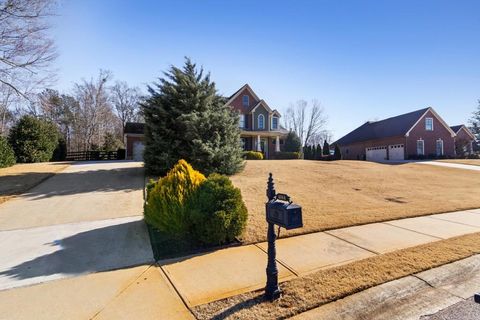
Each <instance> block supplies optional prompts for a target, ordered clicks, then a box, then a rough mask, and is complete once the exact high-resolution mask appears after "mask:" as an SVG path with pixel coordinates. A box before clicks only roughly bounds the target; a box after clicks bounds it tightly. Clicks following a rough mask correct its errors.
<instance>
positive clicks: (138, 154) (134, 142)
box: [123, 122, 145, 161]
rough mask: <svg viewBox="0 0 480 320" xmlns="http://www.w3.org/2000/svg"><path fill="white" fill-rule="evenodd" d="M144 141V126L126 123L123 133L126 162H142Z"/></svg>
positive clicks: (136, 123) (137, 123)
mask: <svg viewBox="0 0 480 320" xmlns="http://www.w3.org/2000/svg"><path fill="white" fill-rule="evenodd" d="M144 139H145V124H144V123H140V122H127V123H126V124H125V130H124V131H123V143H124V145H125V158H126V159H127V160H137V161H143V149H144V148H145V145H144Z"/></svg>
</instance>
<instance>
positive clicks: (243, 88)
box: [225, 83, 260, 105]
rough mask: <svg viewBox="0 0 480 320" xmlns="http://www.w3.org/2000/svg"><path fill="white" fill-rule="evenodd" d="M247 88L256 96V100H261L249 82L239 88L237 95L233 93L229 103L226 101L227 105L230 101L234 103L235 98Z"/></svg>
mask: <svg viewBox="0 0 480 320" xmlns="http://www.w3.org/2000/svg"><path fill="white" fill-rule="evenodd" d="M245 89H247V90H248V91H250V94H251V95H252V96H253V97H254V98H255V100H260V98H259V97H258V96H257V95H256V94H255V92H254V91H253V90H252V88H250V86H249V85H248V83H246V84H244V85H243V87H241V88H240V89H238V91H237V93H235V95H233V96H232V97H231V98H230V99H228V101H227V103H225V104H226V105H229V104H230V103H232V101H233V100H235V99H236V98H237V97H238V96H239V95H240V94H241V93H243V91H244V90H245Z"/></svg>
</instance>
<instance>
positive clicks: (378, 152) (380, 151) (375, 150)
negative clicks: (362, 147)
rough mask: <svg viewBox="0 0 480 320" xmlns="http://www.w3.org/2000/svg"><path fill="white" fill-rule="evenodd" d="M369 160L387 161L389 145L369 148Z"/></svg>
mask: <svg viewBox="0 0 480 320" xmlns="http://www.w3.org/2000/svg"><path fill="white" fill-rule="evenodd" d="M366 153H367V161H385V160H387V147H386V146H381V147H371V148H367V152H366Z"/></svg>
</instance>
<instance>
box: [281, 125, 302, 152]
mask: <svg viewBox="0 0 480 320" xmlns="http://www.w3.org/2000/svg"><path fill="white" fill-rule="evenodd" d="M283 148H284V150H285V151H286V152H300V150H302V142H301V141H300V138H299V137H298V136H297V134H296V133H295V131H292V130H290V131H289V132H288V134H287V136H286V138H285V144H284V145H283Z"/></svg>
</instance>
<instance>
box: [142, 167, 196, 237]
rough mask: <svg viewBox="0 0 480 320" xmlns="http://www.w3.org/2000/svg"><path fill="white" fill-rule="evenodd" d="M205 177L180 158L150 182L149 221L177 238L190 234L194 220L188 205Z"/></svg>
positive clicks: (147, 219)
mask: <svg viewBox="0 0 480 320" xmlns="http://www.w3.org/2000/svg"><path fill="white" fill-rule="evenodd" d="M204 180H205V176H204V175H203V174H201V173H200V172H198V171H196V170H194V169H193V168H192V166H190V165H189V164H188V163H187V162H186V161H185V160H179V161H178V163H177V164H176V165H175V166H174V167H173V168H172V169H171V170H170V171H169V172H168V174H167V175H166V176H165V177H163V178H161V179H159V180H158V181H157V182H155V183H149V184H148V185H147V201H146V203H145V208H144V214H145V221H146V222H147V223H148V224H150V225H151V226H153V227H154V228H156V229H158V230H159V231H161V232H164V233H166V234H169V235H171V236H173V237H180V238H183V237H185V236H187V235H188V234H189V232H190V230H191V221H190V219H189V214H188V211H187V210H186V206H185V204H186V201H187V200H188V198H189V197H190V196H191V195H192V193H193V192H194V191H195V190H196V189H197V188H198V187H199V186H200V184H201V183H202V182H203V181H204Z"/></svg>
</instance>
